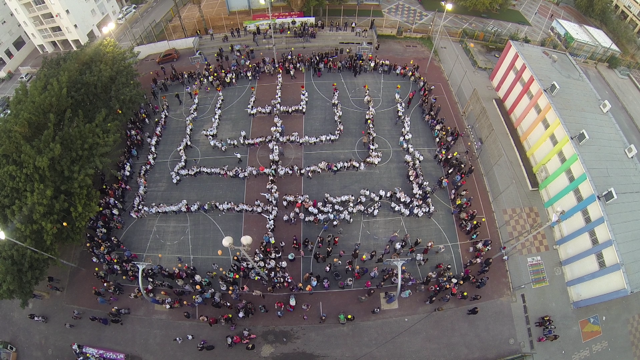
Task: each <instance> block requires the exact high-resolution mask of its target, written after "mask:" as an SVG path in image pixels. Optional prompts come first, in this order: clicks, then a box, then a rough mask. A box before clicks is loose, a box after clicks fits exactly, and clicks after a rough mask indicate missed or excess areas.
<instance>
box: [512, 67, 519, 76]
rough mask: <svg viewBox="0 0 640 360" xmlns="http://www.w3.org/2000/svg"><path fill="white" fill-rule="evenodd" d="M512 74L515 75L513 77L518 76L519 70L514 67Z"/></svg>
mask: <svg viewBox="0 0 640 360" xmlns="http://www.w3.org/2000/svg"><path fill="white" fill-rule="evenodd" d="M511 72H512V73H513V75H516V74H517V73H518V68H517V67H515V66H514V67H513V68H511Z"/></svg>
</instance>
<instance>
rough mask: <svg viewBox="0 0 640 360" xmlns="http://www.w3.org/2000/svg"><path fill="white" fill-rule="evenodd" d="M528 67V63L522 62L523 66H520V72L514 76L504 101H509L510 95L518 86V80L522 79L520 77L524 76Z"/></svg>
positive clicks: (503, 98)
mask: <svg viewBox="0 0 640 360" xmlns="http://www.w3.org/2000/svg"><path fill="white" fill-rule="evenodd" d="M526 69H527V65H525V64H522V67H521V68H520V70H518V73H517V74H516V76H515V77H514V78H513V80H511V84H509V88H508V89H507V92H506V93H504V96H503V97H502V102H504V103H506V102H507V99H508V98H509V95H511V92H512V91H513V89H514V88H515V87H516V84H517V83H518V81H520V78H522V74H524V71H525V70H526Z"/></svg>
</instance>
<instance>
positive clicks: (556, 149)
mask: <svg viewBox="0 0 640 360" xmlns="http://www.w3.org/2000/svg"><path fill="white" fill-rule="evenodd" d="M568 142H569V136H568V135H567V136H565V137H564V138H563V139H562V140H560V142H559V143H557V144H556V146H554V147H553V150H551V152H550V153H548V154H547V155H546V156H545V157H544V158H542V160H541V161H540V162H539V163H538V164H537V165H536V166H534V167H533V172H534V173H537V172H538V170H540V167H542V165H544V164H546V163H548V162H549V160H551V158H552V157H554V156H556V155H558V153H559V152H560V150H562V148H563V147H564V146H565V145H567V143H568Z"/></svg>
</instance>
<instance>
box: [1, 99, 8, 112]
mask: <svg viewBox="0 0 640 360" xmlns="http://www.w3.org/2000/svg"><path fill="white" fill-rule="evenodd" d="M8 108H9V97H8V96H3V97H1V98H0V112H2V111H5V110H7V109H8Z"/></svg>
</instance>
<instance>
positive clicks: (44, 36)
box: [40, 34, 53, 39]
mask: <svg viewBox="0 0 640 360" xmlns="http://www.w3.org/2000/svg"><path fill="white" fill-rule="evenodd" d="M40 36H41V37H42V38H43V39H51V38H53V34H40Z"/></svg>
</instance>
